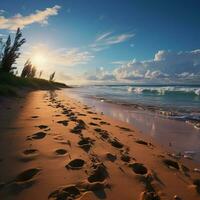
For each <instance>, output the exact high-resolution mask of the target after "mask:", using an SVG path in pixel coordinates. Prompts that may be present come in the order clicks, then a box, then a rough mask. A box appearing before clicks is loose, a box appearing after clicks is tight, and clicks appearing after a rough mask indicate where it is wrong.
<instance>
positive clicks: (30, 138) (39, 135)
mask: <svg viewBox="0 0 200 200" xmlns="http://www.w3.org/2000/svg"><path fill="white" fill-rule="evenodd" d="M45 136H46V133H45V132H37V133H34V134H33V135H30V136H28V137H27V140H32V139H35V140H39V139H42V138H44V137H45Z"/></svg>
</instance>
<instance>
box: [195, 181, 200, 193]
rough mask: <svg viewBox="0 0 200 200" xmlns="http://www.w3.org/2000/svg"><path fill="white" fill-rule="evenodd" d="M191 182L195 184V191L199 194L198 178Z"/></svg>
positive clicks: (199, 184)
mask: <svg viewBox="0 0 200 200" xmlns="http://www.w3.org/2000/svg"><path fill="white" fill-rule="evenodd" d="M193 184H194V185H195V187H196V191H197V192H198V193H199V194H200V179H195V180H194V181H193Z"/></svg>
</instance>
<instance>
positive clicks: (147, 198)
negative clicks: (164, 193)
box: [139, 191, 160, 200]
mask: <svg viewBox="0 0 200 200" xmlns="http://www.w3.org/2000/svg"><path fill="white" fill-rule="evenodd" d="M139 200H160V197H159V196H158V195H157V194H156V193H155V192H149V191H145V192H142V193H141V194H140V198H139Z"/></svg>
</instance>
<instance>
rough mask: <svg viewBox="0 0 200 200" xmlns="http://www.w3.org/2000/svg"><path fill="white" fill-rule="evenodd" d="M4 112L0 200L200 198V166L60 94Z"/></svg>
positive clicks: (17, 103)
mask: <svg viewBox="0 0 200 200" xmlns="http://www.w3.org/2000/svg"><path fill="white" fill-rule="evenodd" d="M0 110H1V113H0V122H1V123H0V199H6V200H35V199H38V200H40V199H41V200H45V199H57V200H64V199H79V200H80V199H81V200H89V199H91V200H93V199H94V200H95V199H111V200H114V199H115V200H116V199H125V200H129V199H130V200H132V199H136V200H142V199H143V200H144V199H145V200H147V199H148V200H149V199H150V200H151V199H152V200H155V199H156V200H157V199H187V200H188V199H191V200H196V199H199V198H200V194H199V193H200V172H199V171H198V169H199V168H200V165H199V164H197V163H195V162H193V161H192V160H188V159H185V158H183V157H182V156H178V155H169V154H168V152H167V151H166V150H165V149H164V148H162V147H161V146H160V145H159V144H158V143H157V142H155V141H152V139H151V138H150V137H149V136H147V135H143V134H141V133H139V131H137V129H136V128H135V127H134V126H132V125H130V124H128V123H125V122H122V121H118V120H116V119H113V118H110V117H109V116H106V115H102V114H101V113H96V112H94V111H93V109H91V108H89V107H88V106H86V105H84V104H82V103H80V102H78V101H77V100H75V99H72V98H70V97H67V96H66V95H64V94H63V92H62V91H57V92H56V93H55V92H46V91H37V92H31V93H29V94H27V95H26V97H25V98H24V99H17V100H16V99H14V100H11V101H7V100H6V99H3V100H2V101H1V104H0Z"/></svg>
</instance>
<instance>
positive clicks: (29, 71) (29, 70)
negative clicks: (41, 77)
mask: <svg viewBox="0 0 200 200" xmlns="http://www.w3.org/2000/svg"><path fill="white" fill-rule="evenodd" d="M35 75H36V68H35V67H34V66H33V65H32V63H31V61H30V59H28V60H27V61H26V62H25V64H24V68H23V70H22V73H21V77H22V78H34V77H35Z"/></svg>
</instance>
